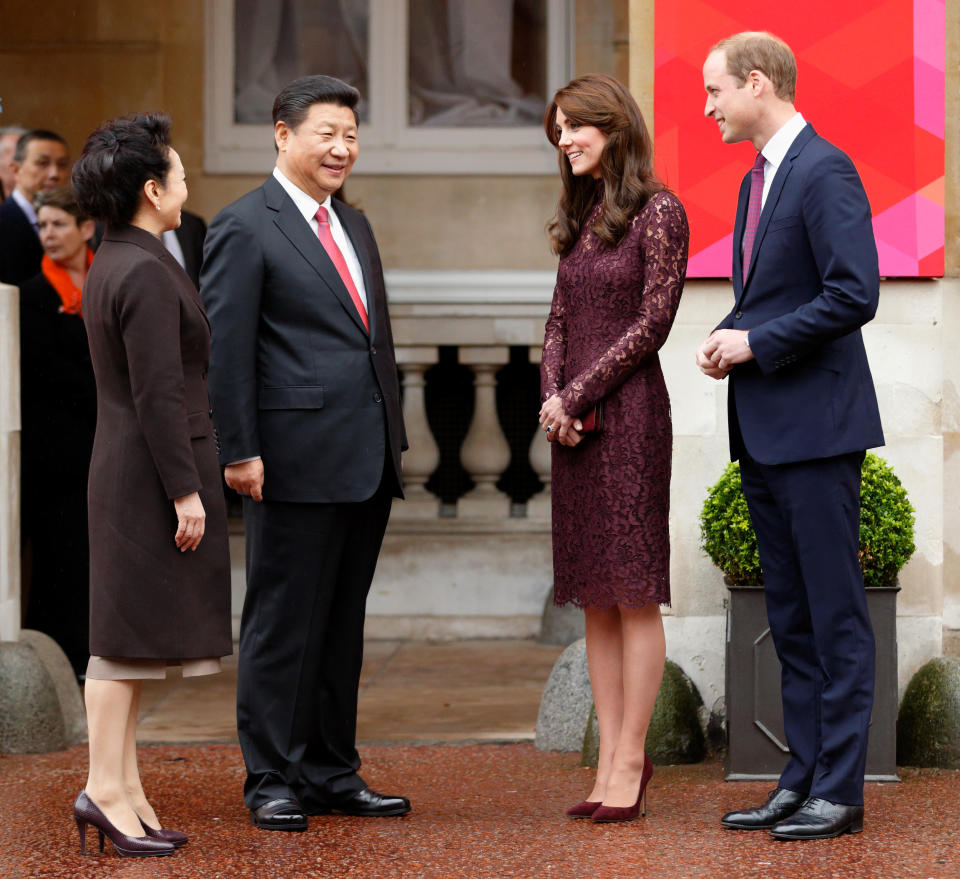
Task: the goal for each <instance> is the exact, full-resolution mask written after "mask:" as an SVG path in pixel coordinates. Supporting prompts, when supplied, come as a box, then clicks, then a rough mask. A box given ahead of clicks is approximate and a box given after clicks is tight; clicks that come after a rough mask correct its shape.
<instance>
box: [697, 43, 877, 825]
mask: <svg viewBox="0 0 960 879" xmlns="http://www.w3.org/2000/svg"><path fill="white" fill-rule="evenodd" d="M703 77H704V87H705V88H706V92H707V103H706V108H705V113H706V115H707V116H708V117H712V118H713V119H714V120H715V121H716V123H717V125H718V126H719V128H720V134H721V137H722V138H723V141H724V143H738V142H740V141H744V140H749V141H750V142H751V143H752V144H753V146H754V148H755V149H757V150H758V155H757V160H756V162H755V164H754V169H753V170H752V171H751V172H750V173H748V174H747V176H746V177H745V178H744V180H743V183H742V184H741V186H740V195H739V199H738V202H737V218H736V223H735V226H734V235H733V241H734V247H733V288H734V295H735V304H734V306H733V309H732V310H731V311H730V313H729V314H728V315H727V316H726V317H725V318H724V319H723V321H721V323H720V324H719V326H718V327H717V329H716V330H714V332H713V333H712V334H711V335H710V337H709V338H708V339H707V340H706V341H705V342H704V343H703V344H702V345H701V346H700V348H699V350H698V351H697V364H698V366H699V367H700V369H701V370H702V371H703V372H704V373H705V374H706V375H708V376H710V377H712V378H715V379H723V378H725V377H726V376H729V379H730V382H729V393H728V415H729V426H730V450H731V457H732V458H733V459H734V460H736V459H739V461H740V472H741V476H742V479H743V489H744V494H745V495H746V499H747V504H748V506H749V509H750V518H751V520H752V521H753V526H754V530H755V531H756V534H757V543H758V545H759V550H760V564H761V567H762V569H763V578H764V591H765V593H766V604H767V615H768V619H769V622H770V631H771V634H772V635H773V640H774V644H775V645H776V649H777V655H778V656H779V658H780V663H781V666H782V678H781V687H782V696H783V715H784V727H785V729H786V735H787V743H788V744H789V747H790V758H789V760H788V761H787V765H786V767H785V768H784V770H783V773H782V774H781V776H780V780H779V784H778V787H777V788H776V790H775V791H774V792H773V793H772V794H771V795H770V797H769V798H768V800H767V802H766V803H764V804H763V805H762V806H760V807H758V808H755V809H748V810H745V811H739V812H730V813H728V814H727V815H724V816H723V819H722V823H723V825H724V826H725V827H728V828H731V829H738V830H757V829H769V830H770V831H771V832H772V834H773V835H774V836H775V837H776V838H778V839H825V838H828V837H833V836H839V835H840V834H842V833H856V832H859V831H860V830H861V829H862V828H863V774H864V767H865V765H866V751H867V727H868V725H869V723H870V712H871V708H872V705H873V682H874V641H873V631H872V628H871V626H870V618H869V616H868V613H867V604H866V596H865V593H864V586H863V578H862V575H861V573H860V566H859V563H858V556H857V553H858V543H859V523H860V468H861V465H862V463H863V457H864V453H865V450H866V449H868V448H871V447H874V446H879V445H882V444H883V432H882V430H881V426H880V415H879V411H878V408H877V399H876V393H875V391H874V387H873V379H872V377H871V375H870V367H869V365H868V364H867V356H866V352H865V350H864V346H863V338H862V336H861V333H860V328H861V327H862V326H863V325H864V324H865V323H867V321H869V320H871V319H872V318H873V316H874V314H875V312H876V309H877V303H878V299H879V283H880V282H879V272H878V268H877V249H876V244H875V242H874V237H873V229H872V225H871V216H870V204H869V202H868V201H867V196H866V193H865V192H864V189H863V185H862V183H861V182H860V177H859V176H858V174H857V171H856V169H855V168H854V166H853V163H852V162H851V161H850V159H849V158H848V157H847V156H846V155H845V154H844V153H842V152H841V151H840V150H838V149H837V148H836V147H834V146H832V145H831V144H829V143H828V142H827V141H825V140H824V139H823V138H821V137H819V136H818V135H817V133H816V132H815V131H814V130H813V127H812V126H811V125H809V124H807V123H806V122H805V121H804V119H803V117H802V116H801V115H800V114H799V113H797V111H796V110H795V109H794V105H793V102H794V94H795V89H796V62H795V60H794V57H793V53H792V52H791V51H790V48H789V46H787V45H786V44H785V43H783V42H782V41H781V40H779V39H777V38H776V37H773V36H772V35H770V34H766V33H742V34H736V35H735V36H732V37H730V38H728V39H726V40H723V41H722V42H720V43H718V44H717V45H716V46H715V47H714V48H713V50H711V52H710V54H709V56H708V57H707V60H706V63H705V64H704V67H703Z"/></svg>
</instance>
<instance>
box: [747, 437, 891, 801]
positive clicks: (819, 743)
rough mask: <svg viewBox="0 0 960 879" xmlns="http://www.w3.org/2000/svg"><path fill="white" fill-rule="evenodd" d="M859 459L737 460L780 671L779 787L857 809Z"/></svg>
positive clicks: (863, 655)
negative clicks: (784, 757)
mask: <svg viewBox="0 0 960 879" xmlns="http://www.w3.org/2000/svg"><path fill="white" fill-rule="evenodd" d="M863 457H864V453H863V452H854V453H851V454H847V455H838V456H836V457H833V458H823V459H819V460H812V461H801V462H797V463H791V464H781V465H773V466H768V465H764V464H758V463H757V462H756V461H754V460H753V459H752V458H750V457H749V455H744V456H743V457H742V458H741V461H740V472H741V477H742V480H743V490H744V494H745V495H746V499H747V505H748V507H749V509H750V518H751V520H752V521H753V527H754V530H755V532H756V534H757V543H758V546H759V551H760V566H761V568H762V569H763V582H764V592H765V598H766V605H767V617H768V619H769V622H770V632H771V634H772V636H773V643H774V645H775V646H776V650H777V655H778V656H779V658H780V664H781V668H782V677H781V688H782V696H783V720H784V728H785V731H786V736H787V744H788V745H789V747H790V759H789V760H788V761H787V765H786V767H785V768H784V770H783V773H782V774H781V776H780V787H783V788H787V789H788V790H792V791H796V792H797V793H801V794H809V795H810V796H816V797H822V798H823V799H826V800H830V801H831V802H834V803H845V804H848V805H860V804H862V803H863V773H864V769H865V766H866V759H867V731H868V726H869V724H870V712H871V709H872V707H873V684H874V640H873V629H872V627H871V625H870V616H869V613H868V611H867V599H866V593H865V591H864V586H863V576H862V574H861V572H860V566H859V563H858V559H857V552H858V548H859V531H860V469H861V466H862V463H863Z"/></svg>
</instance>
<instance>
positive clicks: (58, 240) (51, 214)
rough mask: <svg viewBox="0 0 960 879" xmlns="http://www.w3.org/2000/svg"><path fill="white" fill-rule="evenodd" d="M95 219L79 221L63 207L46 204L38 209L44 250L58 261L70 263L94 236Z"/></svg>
mask: <svg viewBox="0 0 960 879" xmlns="http://www.w3.org/2000/svg"><path fill="white" fill-rule="evenodd" d="M93 229H94V226H93V221H92V220H84V221H83V222H82V223H78V222H77V218H76V217H74V216H73V214H70V213H68V212H67V211H65V210H63V209H62V208H55V207H53V206H52V205H44V206H43V207H41V208H40V209H39V210H38V211H37V231H38V232H39V233H40V243H41V244H42V245H43V251H44V253H46V255H47V256H49V257H50V259H52V260H53V261H54V262H56V263H69V262H71V261H72V260H73V259H74V258H75V257H76V256H77V254H79V253H80V252H81V251H83V250H85V249H86V246H87V242H88V241H89V240H90V238H91V237H92V236H93Z"/></svg>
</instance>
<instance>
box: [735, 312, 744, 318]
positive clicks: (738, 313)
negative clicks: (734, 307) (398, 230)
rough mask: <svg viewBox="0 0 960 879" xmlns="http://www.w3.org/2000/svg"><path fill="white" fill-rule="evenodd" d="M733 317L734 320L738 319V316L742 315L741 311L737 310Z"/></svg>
mask: <svg viewBox="0 0 960 879" xmlns="http://www.w3.org/2000/svg"><path fill="white" fill-rule="evenodd" d="M733 317H734V319H735V320H740V318H741V317H743V312H742V311H738V312H737V313H736V314H735V315H734V316H733Z"/></svg>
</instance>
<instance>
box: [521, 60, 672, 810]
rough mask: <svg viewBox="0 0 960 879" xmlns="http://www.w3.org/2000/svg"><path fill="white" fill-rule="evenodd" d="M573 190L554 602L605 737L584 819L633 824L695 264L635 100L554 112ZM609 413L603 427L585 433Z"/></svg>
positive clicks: (561, 283)
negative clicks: (578, 618) (571, 635)
mask: <svg viewBox="0 0 960 879" xmlns="http://www.w3.org/2000/svg"><path fill="white" fill-rule="evenodd" d="M545 125H546V131H547V137H548V138H549V139H550V141H551V143H553V144H554V145H555V146H556V147H557V150H558V153H559V156H558V158H559V164H560V177H561V180H562V182H563V191H562V194H561V196H560V202H559V205H558V208H557V214H556V216H555V217H554V218H553V220H552V221H551V222H550V224H549V226H548V230H549V232H550V235H551V239H552V244H553V249H554V251H555V252H556V253H558V254H559V255H560V266H559V270H558V273H557V286H556V290H555V291H554V296H553V305H552V307H551V309H550V316H549V318H548V319H547V325H546V336H545V339H544V345H543V362H542V366H541V382H542V396H541V399H542V400H543V406H542V408H541V410H540V423H541V425H542V426H543V429H544V430H545V431H546V434H547V439H548V440H551V441H553V443H554V446H553V559H554V600H555V602H556V603H557V604H567V603H570V602H572V603H574V604H576V605H578V606H580V607H582V608H584V611H585V613H586V632H587V658H588V661H589V665H590V681H591V685H592V688H593V697H594V702H595V704H596V710H597V720H598V723H599V727H600V758H599V765H598V767H597V777H596V782H595V784H594V786H593V790H592V791H591V793H590V795H589V796H588V797H587V799H586V800H584V801H583V802H582V803H579V804H577V805H576V806H574V807H572V808H571V809H569V810H568V812H567V814H569V815H570V816H571V817H577V818H588V817H592V818H593V820H594V821H619V820H627V819H630V818H635V817H637V815H638V814H639V813H640V802H641V799H642V797H643V793H644V790H645V788H646V783H647V781H648V780H649V778H650V775H651V774H652V772H653V768H652V765H651V764H650V761H649V760H647V759H646V757H645V753H644V740H645V738H646V733H647V727H648V725H649V723H650V715H651V714H652V712H653V704H654V701H655V699H656V695H657V691H658V689H659V687H660V679H661V677H662V675H663V663H664V657H665V645H664V636H663V623H662V621H661V618H660V608H659V605H661V604H668V603H669V601H670V537H669V530H668V516H669V508H670V461H671V453H672V444H673V434H672V430H671V424H670V399H669V397H668V395H667V389H666V385H665V384H664V381H663V374H662V373H661V371H660V361H659V357H658V355H657V351H658V350H659V348H660V347H661V346H662V345H663V343H664V341H666V338H667V333H668V332H669V331H670V326H671V324H672V323H673V319H674V316H675V315H676V313H677V306H678V304H679V301H680V293H681V291H682V290H683V282H684V275H685V272H686V265H687V241H688V229H687V220H686V215H685V213H684V210H683V205H681V204H680V202H679V200H678V199H677V198H676V196H675V195H673V194H672V193H671V192H668V191H667V190H666V189H665V188H664V187H663V185H662V184H661V183H660V182H659V181H658V180H657V178H656V176H655V175H654V171H653V147H652V143H651V139H650V135H649V133H648V132H647V128H646V125H645V124H644V121H643V117H642V116H641V114H640V109H639V108H638V107H637V104H636V102H635V101H634V100H633V98H632V97H631V96H630V93H629V92H628V91H627V90H626V89H625V88H624V87H623V86H622V85H621V84H620V83H619V82H617V81H616V80H615V79H612V78H611V77H608V76H603V75H600V74H590V75H586V76H582V77H578V78H577V79H575V80H573V81H572V82H571V83H570V84H569V85H568V86H566V87H565V88H562V89H560V91H558V92H557V94H556V96H555V98H554V102H553V104H552V105H551V107H550V109H549V110H548V111H547V115H546V120H545ZM598 405H599V406H600V407H602V413H603V424H602V429H601V430H599V431H596V430H593V431H587V430H584V428H585V427H589V426H590V423H589V421H590V418H589V417H590V416H591V415H592V414H593V413H594V412H595V410H596V408H597V406H598Z"/></svg>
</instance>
